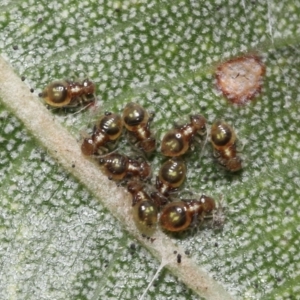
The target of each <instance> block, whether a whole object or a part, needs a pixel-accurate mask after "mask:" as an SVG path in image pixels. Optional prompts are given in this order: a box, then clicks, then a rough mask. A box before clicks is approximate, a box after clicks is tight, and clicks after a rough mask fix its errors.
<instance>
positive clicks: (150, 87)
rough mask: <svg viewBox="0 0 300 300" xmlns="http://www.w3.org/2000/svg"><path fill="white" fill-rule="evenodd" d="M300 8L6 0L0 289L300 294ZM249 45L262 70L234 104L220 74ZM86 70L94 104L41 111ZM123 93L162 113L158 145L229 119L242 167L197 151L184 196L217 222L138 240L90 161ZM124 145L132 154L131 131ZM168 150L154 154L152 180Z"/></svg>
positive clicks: (31, 294)
mask: <svg viewBox="0 0 300 300" xmlns="http://www.w3.org/2000/svg"><path fill="white" fill-rule="evenodd" d="M299 16H300V3H299V2H298V1H292V0H286V1H277V2H276V1H246V0H244V1H222V0H216V1H193V0H190V1H187V0H182V1H174V2H170V1H163V0H161V1H158V0H157V1H145V0H141V1H138V0H136V1H133V0H132V1H92V0H89V1H83V2H78V1H74V0H70V1H64V2H61V3H57V2H51V1H39V2H38V3H35V2H33V1H28V0H25V1H22V2H16V1H3V0H0V52H1V57H0V100H1V103H0V192H1V195H0V200H1V201H0V237H1V243H0V258H1V259H0V264H1V268H0V270H1V271H0V298H1V299H138V298H139V297H141V295H143V293H144V292H145V295H144V299H199V297H203V298H206V299H299V298H300V290H299V284H298V282H299V279H300V278H299V277H300V267H299V265H300V256H299V232H300V226H299V219H300V215H299V212H298V209H297V207H298V206H299V201H300V200H299V185H300V168H299V162H298V161H299V157H300V137H299V133H300V132H299V121H298V119H299V114H300V105H299V103H300V96H299V95H300V89H299V70H300V50H299V44H300V34H299V33H300V27H299V24H300V22H299ZM247 53H250V54H252V53H256V54H258V55H259V56H260V57H261V58H262V60H263V62H264V64H265V66H266V74H265V76H264V84H263V89H262V92H261V94H260V95H259V96H258V97H257V98H256V99H255V100H254V101H253V102H252V103H249V104H247V105H245V106H239V107H237V106H234V105H231V104H230V103H229V102H228V101H227V100H226V99H224V98H223V96H222V95H221V94H220V92H219V91H217V89H216V82H215V77H214V72H215V69H216V66H218V64H219V63H221V62H223V61H225V60H227V59H230V58H232V57H235V56H239V55H243V54H247ZM12 70H14V72H15V73H14V72H13V71H12ZM86 76H88V77H89V78H90V79H91V80H93V81H94V82H95V84H96V86H97V98H98V101H97V105H98V106H97V107H96V108H92V109H91V108H89V109H85V110H82V111H80V112H78V111H76V109H75V110H74V111H72V112H70V111H65V110H60V111H57V110H47V109H46V108H45V105H44V104H43V103H42V101H41V100H40V99H39V98H38V93H39V92H41V90H42V89H43V88H44V86H45V85H46V84H48V83H49V82H51V81H53V80H55V79H64V78H71V79H82V78H85V77H86ZM22 81H23V82H22ZM30 89H32V91H31V92H32V93H31V92H30ZM130 101H135V102H139V103H140V104H142V105H144V106H145V107H146V108H147V109H149V111H155V119H154V121H153V124H152V128H153V129H154V130H155V132H156V134H157V137H158V139H160V138H161V136H162V135H163V134H164V132H165V131H166V130H167V129H170V128H172V126H173V123H174V122H179V123H184V122H186V121H187V120H188V116H189V115H190V114H191V113H195V112H199V113H202V114H203V115H205V117H206V118H207V122H208V124H209V125H211V124H212V122H213V121H214V120H215V119H224V120H226V121H227V122H228V123H230V124H232V125H233V127H234V128H235V130H236V132H237V135H238V138H239V146H240V149H241V150H240V151H241V156H242V158H243V164H244V168H243V171H242V172H240V173H237V174H229V173H228V172H226V171H224V170H223V169H221V168H220V166H218V164H216V163H215V161H214V158H213V155H212V149H211V146H210V145H209V143H208V144H206V145H205V146H204V148H203V151H202V153H201V155H200V151H201V150H199V146H198V145H197V144H196V146H195V148H196V149H194V151H191V152H190V153H188V155H187V156H186V157H185V159H186V161H187V165H188V174H187V181H186V183H185V186H184V189H183V191H182V192H181V194H180V195H181V196H184V197H186V195H187V194H188V193H187V190H190V191H192V192H193V193H194V194H196V195H201V194H202V193H205V194H207V195H211V196H213V197H214V198H215V199H216V200H219V201H222V203H223V205H225V206H226V211H225V215H226V221H225V223H224V226H223V228H222V230H219V229H216V228H210V227H208V228H206V227H204V228H201V230H200V229H199V230H195V229H194V230H191V231H187V232H185V233H183V234H179V235H170V234H165V233H163V232H162V231H161V229H160V228H157V230H156V232H155V233H154V235H153V240H151V239H147V238H144V237H143V236H142V235H141V233H140V232H139V231H138V230H137V229H136V226H135V224H134V222H133V220H132V216H131V209H130V208H131V207H130V197H129V195H128V194H127V193H126V191H125V189H124V188H123V187H117V186H116V185H115V184H114V183H113V182H109V181H108V180H107V179H106V178H105V177H104V176H103V175H102V174H101V172H100V171H99V170H98V168H97V166H96V165H95V164H94V163H93V162H91V161H89V160H87V159H85V158H84V157H82V156H81V154H80V143H79V140H80V138H81V137H82V135H84V134H86V133H87V132H89V130H90V129H91V128H92V126H93V123H94V122H95V121H96V119H97V117H98V116H99V114H101V113H103V112H104V111H106V110H109V111H115V112H118V111H122V108H123V107H124V105H125V103H127V102H130ZM202 146H203V145H202ZM119 149H120V150H123V151H124V152H125V153H126V154H132V155H134V154H133V150H132V148H131V147H129V146H128V144H126V138H125V137H124V138H123V139H122V140H121V142H120V145H119ZM163 159H164V158H163V157H162V155H161V154H160V153H157V154H156V155H155V156H154V158H152V159H151V163H152V166H153V173H154V174H156V173H157V170H158V168H159V166H160V164H161V162H162V161H163ZM175 251H176V254H175V253H174V252H175ZM178 253H179V254H181V255H182V262H181V263H180V264H179V263H177V254H178ZM155 274H156V275H157V277H155ZM152 279H154V282H152V284H151V287H150V288H149V290H148V289H147V287H148V285H149V283H151V281H152Z"/></svg>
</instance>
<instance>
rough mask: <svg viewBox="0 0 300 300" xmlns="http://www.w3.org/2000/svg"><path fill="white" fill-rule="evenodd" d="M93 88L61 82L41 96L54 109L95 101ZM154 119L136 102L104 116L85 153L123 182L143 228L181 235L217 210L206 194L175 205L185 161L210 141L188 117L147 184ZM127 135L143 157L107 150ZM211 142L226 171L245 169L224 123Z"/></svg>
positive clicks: (196, 119)
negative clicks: (199, 141)
mask: <svg viewBox="0 0 300 300" xmlns="http://www.w3.org/2000/svg"><path fill="white" fill-rule="evenodd" d="M94 91H95V87H94V85H93V83H92V82H90V81H89V80H84V81H83V82H82V83H78V82H70V81H57V82H53V83H51V84H49V85H48V86H47V87H46V88H45V89H44V91H43V92H42V93H41V94H40V96H41V97H43V98H44V101H45V102H46V103H47V104H48V105H50V106H53V107H74V106H76V105H78V104H84V103H88V102H89V101H91V99H93V97H92V96H93V94H94ZM152 119H153V114H150V113H148V112H147V110H145V109H144V108H143V107H142V106H140V105H139V104H138V103H128V104H127V105H126V106H125V108H124V110H123V113H122V115H120V114H117V113H111V112H106V113H105V114H104V115H103V116H101V117H100V118H99V120H98V122H97V123H96V124H95V126H94V128H93V131H92V134H91V135H90V136H88V137H86V138H84V139H83V141H82V144H81V151H82V153H83V155H85V156H87V157H93V158H94V159H95V160H96V161H97V163H98V164H99V166H100V169H101V170H102V171H103V173H104V174H106V175H107V176H108V178H109V179H111V180H114V181H117V182H120V181H122V182H124V183H125V184H126V185H127V190H128V192H129V193H130V194H131V195H132V209H133V216H134V220H135V222H136V223H137V224H138V226H139V227H140V228H141V229H144V230H146V229H149V228H155V226H156V224H157V223H159V224H160V226H161V228H163V229H164V230H167V231H171V232H179V231H183V230H186V229H188V228H190V227H191V226H192V225H194V224H196V223H197V222H198V221H202V220H204V218H206V217H209V216H212V214H213V211H214V210H215V209H216V203H215V201H214V199H213V198H211V197H208V196H205V195H202V196H201V197H200V198H199V199H184V200H181V201H173V200H172V198H173V197H174V195H175V194H176V193H177V192H178V189H179V188H180V187H181V185H182V184H183V182H184V180H185V178H186V172H187V168H186V164H185V162H184V160H183V158H182V156H183V155H184V154H185V153H186V152H187V151H188V150H189V149H190V147H191V144H192V141H193V140H195V139H196V136H199V137H200V138H201V137H206V136H207V124H206V119H205V118H204V117H203V116H202V115H199V114H195V115H192V116H190V122H189V123H187V124H185V125H182V126H177V127H176V128H174V129H172V130H170V131H169V132H167V133H166V134H165V135H164V137H163V139H162V141H161V146H160V151H161V153H162V154H163V155H164V156H166V157H168V159H167V160H166V161H165V162H164V163H163V164H162V166H161V168H160V170H159V173H158V175H157V176H156V182H155V184H154V187H153V186H152V185H150V184H149V182H150V180H151V176H152V172H151V165H150V164H149V162H148V161H147V160H146V159H145V158H144V157H149V154H151V153H153V152H154V151H155V150H156V148H157V142H156V138H155V136H154V135H153V133H152V132H151V130H150V123H151V121H152ZM124 127H125V129H126V131H127V132H128V135H129V137H130V139H131V141H132V142H133V143H134V145H135V147H136V148H137V149H139V151H141V153H143V154H145V155H142V158H141V157H139V158H137V159H133V158H131V157H129V156H126V155H123V154H120V153H117V152H116V151H111V150H109V146H110V145H111V144H115V142H116V141H117V140H118V139H119V137H120V136H121V135H122V133H123V131H124ZM210 141H211V144H212V147H213V150H214V156H215V157H216V159H217V161H218V162H219V163H220V164H221V165H222V166H223V167H225V168H226V169H227V170H228V171H231V172H236V171H239V170H240V169H241V168H242V161H241V158H240V157H239V156H238V154H237V150H236V135H235V132H234V130H233V129H232V128H231V127H230V126H229V125H228V124H227V123H225V122H223V121H216V122H214V123H213V125H212V126H211V129H210Z"/></svg>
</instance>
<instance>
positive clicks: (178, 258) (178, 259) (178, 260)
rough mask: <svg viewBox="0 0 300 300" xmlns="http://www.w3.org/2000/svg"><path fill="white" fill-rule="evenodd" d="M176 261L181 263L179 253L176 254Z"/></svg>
mask: <svg viewBox="0 0 300 300" xmlns="http://www.w3.org/2000/svg"><path fill="white" fill-rule="evenodd" d="M177 263H179V264H180V263H181V254H177Z"/></svg>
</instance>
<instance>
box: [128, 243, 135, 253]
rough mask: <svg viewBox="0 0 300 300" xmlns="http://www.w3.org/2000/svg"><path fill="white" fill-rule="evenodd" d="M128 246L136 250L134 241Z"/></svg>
mask: <svg viewBox="0 0 300 300" xmlns="http://www.w3.org/2000/svg"><path fill="white" fill-rule="evenodd" d="M129 247H130V249H131V250H132V251H135V250H136V245H135V244H134V243H131V244H130V246H129Z"/></svg>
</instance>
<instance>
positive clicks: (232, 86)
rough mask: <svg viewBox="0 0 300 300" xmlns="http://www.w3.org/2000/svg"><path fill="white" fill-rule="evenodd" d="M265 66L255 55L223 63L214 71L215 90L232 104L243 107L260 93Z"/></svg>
mask: <svg viewBox="0 0 300 300" xmlns="http://www.w3.org/2000/svg"><path fill="white" fill-rule="evenodd" d="M264 74H265V65H264V63H263V62H262V60H261V59H260V58H259V57H258V56H255V55H246V56H241V57H237V58H233V59H230V60H228V61H225V62H224V63H222V64H221V65H219V67H218V68H217V71H216V79H217V88H218V89H219V90H220V91H221V92H222V94H223V95H224V96H225V97H226V98H227V99H228V100H229V101H230V102H232V103H235V104H238V105H245V104H246V103H248V102H249V101H251V100H252V99H254V98H255V97H256V96H257V95H258V94H259V93H260V91H261V88H262V82H263V76H264Z"/></svg>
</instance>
